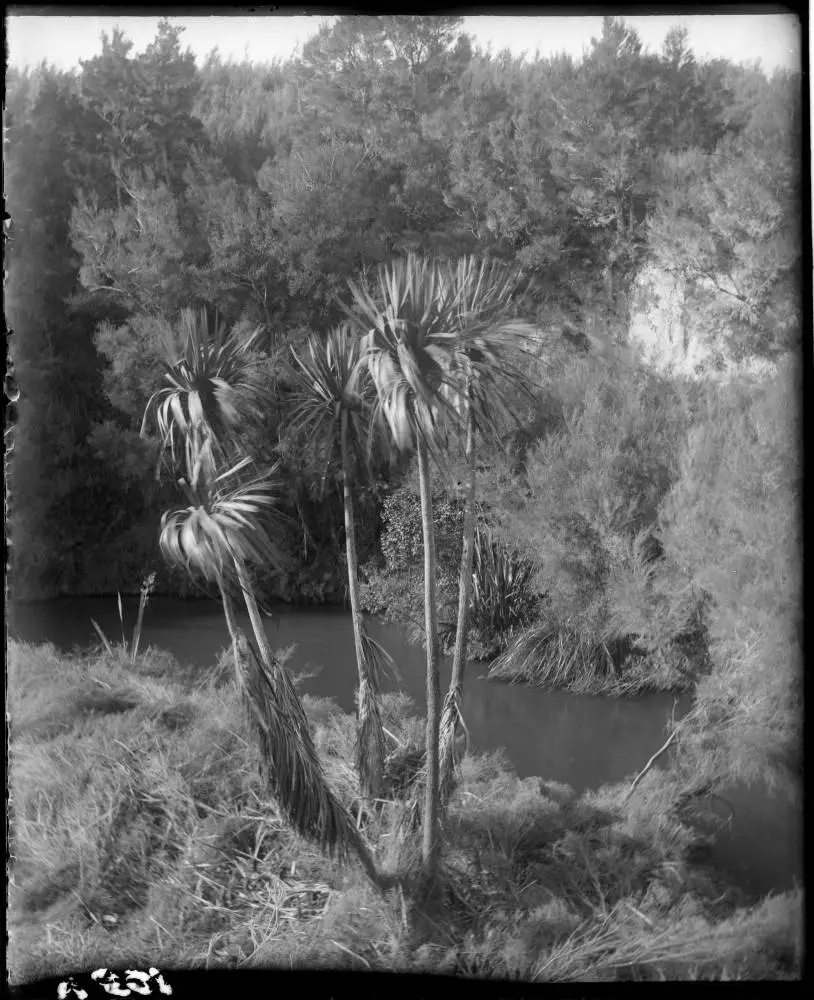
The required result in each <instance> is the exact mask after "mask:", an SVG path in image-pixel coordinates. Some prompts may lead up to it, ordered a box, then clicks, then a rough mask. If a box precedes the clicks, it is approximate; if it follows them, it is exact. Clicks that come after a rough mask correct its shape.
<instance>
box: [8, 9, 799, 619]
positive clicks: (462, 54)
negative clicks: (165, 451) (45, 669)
mask: <svg viewBox="0 0 814 1000" xmlns="http://www.w3.org/2000/svg"><path fill="white" fill-rule="evenodd" d="M800 87H801V84H800V75H799V73H795V72H790V71H785V70H778V71H776V72H775V73H774V74H773V75H772V76H771V77H767V76H766V74H764V73H763V72H762V71H761V70H760V68H759V67H757V66H744V65H741V66H737V65H733V64H731V63H729V62H726V61H722V60H711V61H706V62H699V61H698V60H696V58H695V57H694V55H693V53H692V51H691V50H690V48H689V46H688V41H687V32H686V30H684V29H681V28H674V29H672V30H671V31H670V32H669V34H668V36H667V38H666V40H665V43H664V46H663V49H662V51H661V52H658V53H653V52H649V51H647V50H645V49H644V48H643V46H642V44H641V41H640V39H639V38H638V36H637V34H636V32H635V31H634V30H633V29H632V28H631V27H629V26H628V25H627V24H626V23H625V22H624V21H623V20H621V19H618V18H610V17H609V18H605V20H604V24H603V29H602V33H601V35H600V36H599V37H597V38H594V39H593V40H592V43H591V46H590V50H589V51H588V52H587V53H586V55H585V58H584V59H582V60H581V61H577V60H574V59H571V58H570V57H567V56H564V55H562V56H556V57H552V58H537V59H531V60H530V59H527V58H516V57H513V56H511V55H510V54H509V53H507V52H501V53H484V52H482V51H476V50H475V49H474V48H473V44H472V41H471V39H470V38H468V37H467V35H466V34H465V33H464V32H463V30H462V19H461V18H458V17H429V16H426V17H425V16H417V15H409V16H407V15H389V16H382V17H354V16H343V17H339V18H337V19H336V21H335V23H334V24H333V25H332V26H330V27H328V26H325V27H323V28H322V29H321V30H320V31H319V33H318V34H317V35H316V36H314V38H312V39H311V40H310V41H309V42H308V43H307V44H306V45H305V46H304V48H303V50H302V52H301V54H299V55H297V56H295V57H293V58H291V59H290V60H288V61H285V62H275V63H271V64H267V65H263V64H252V63H249V62H231V61H225V60H223V59H222V58H221V57H220V56H219V55H218V54H217V53H216V52H215V53H212V54H211V55H210V56H208V57H207V58H206V59H205V60H204V61H203V63H202V64H201V65H200V66H199V65H197V64H196V62H195V59H194V57H193V55H192V53H191V52H190V51H189V50H188V49H185V48H184V45H183V35H182V29H180V28H178V27H174V26H172V25H171V24H170V23H169V22H168V21H162V22H161V23H160V26H159V28H158V31H157V34H156V37H155V39H154V40H153V42H152V43H151V44H150V45H149V46H147V48H146V49H145V50H144V51H143V52H135V51H134V50H133V45H132V43H131V42H130V41H129V40H128V39H127V38H126V37H125V35H124V34H122V33H121V32H120V31H118V30H114V31H113V33H112V34H111V35H104V36H103V37H102V39H101V45H100V51H99V53H98V54H97V55H96V56H94V57H93V58H92V59H89V60H87V61H85V62H83V63H82V65H81V68H80V70H79V71H77V72H75V73H61V72H58V71H56V70H54V69H52V68H50V67H48V66H45V65H43V66H41V67H39V68H37V69H36V70H33V71H26V72H19V71H16V70H14V69H13V68H12V69H10V70H9V74H8V81H7V95H6V125H7V133H8V138H9V142H8V152H7V191H8V202H9V210H10V214H11V216H12V223H11V229H10V236H9V241H8V244H7V261H8V264H7V267H8V272H9V276H8V282H7V302H8V305H7V319H8V323H9V326H10V328H11V329H12V331H13V336H12V349H11V354H12V359H13V363H14V376H15V379H16V382H17V384H18V386H19V388H20V390H21V398H20V402H19V404H18V406H17V408H16V417H17V427H16V430H15V460H14V463H13V468H12V489H13V496H14V516H13V529H12V535H13V540H14V549H15V552H16V558H15V568H14V587H15V590H16V592H17V593H18V594H19V595H20V596H23V595H29V596H49V595H54V594H59V593H108V592H112V591H116V590H131V591H134V590H137V589H138V586H139V583H140V580H141V578H142V577H143V575H144V574H145V573H146V572H147V571H148V570H149V569H152V568H154V564H155V563H156V560H157V548H156V525H157V519H158V512H159V511H160V509H161V507H162V503H163V502H164V499H165V497H164V494H165V493H166V491H167V489H169V487H166V486H159V485H158V484H157V483H156V482H155V479H154V476H153V471H154V465H155V454H154V451H155V449H154V445H153V444H152V443H151V442H149V441H147V442H144V441H141V440H140V439H139V437H138V434H137V432H138V426H139V421H140V417H141V414H142V412H143V409H144V405H145V403H146V401H147V399H148V397H149V395H150V394H151V392H152V391H153V389H154V387H155V383H156V379H157V377H158V375H159V372H160V360H159V359H160V345H161V343H162V336H163V335H164V332H165V331H166V330H167V329H168V328H172V327H173V325H174V324H177V322H178V318H179V316H180V314H181V312H182V310H184V309H185V308H189V307H193V308H200V307H204V308H205V309H206V310H207V311H208V313H209V315H210V316H211V317H212V318H213V319H214V317H215V316H216V315H217V316H218V317H220V318H221V320H222V321H223V322H225V323H226V324H227V325H229V326H237V327H238V328H239V329H244V330H245V331H246V332H247V333H248V332H249V331H251V330H253V329H254V328H256V327H257V326H261V327H262V329H263V337H262V340H261V350H262V352H263V356H264V358H265V359H266V362H267V371H268V377H269V381H270V384H273V386H274V395H275V399H276V404H275V407H274V408H272V409H271V410H270V411H269V413H268V415H267V425H266V427H265V429H264V432H263V434H262V435H261V436H260V438H259V439H258V442H257V448H258V449H259V450H260V451H261V452H262V451H265V452H267V453H268V454H269V456H271V453H272V452H273V453H275V455H276V454H278V453H280V452H281V451H282V453H283V454H285V456H286V462H287V467H286V479H285V481H286V491H287V492H286V497H285V505H286V508H287V509H288V510H289V511H290V512H291V513H292V516H293V519H294V521H295V522H296V526H295V527H294V528H293V529H292V530H291V532H290V537H288V538H287V539H286V552H287V555H288V561H287V563H286V564H285V566H284V568H283V569H282V571H281V572H280V573H278V574H277V576H276V578H275V582H273V583H272V582H269V586H270V587H272V589H274V592H275V593H277V595H278V596H284V597H286V598H289V599H291V598H293V599H302V600H325V599H337V598H338V597H340V596H341V588H340V586H339V583H338V581H339V580H341V576H342V574H341V572H337V571H336V564H337V561H341V546H340V545H339V544H338V542H337V539H336V537H335V536H336V535H337V534H338V531H337V528H336V526H337V525H338V524H340V523H341V504H340V503H339V501H338V499H337V498H336V497H334V498H333V500H331V501H330V502H329V503H328V504H327V505H326V504H322V503H318V502H317V501H316V499H315V497H316V478H317V472H316V470H315V467H313V465H312V464H311V463H309V461H308V459H307V457H306V456H305V455H304V454H303V453H301V451H298V449H297V446H296V445H293V444H291V442H288V445H287V447H283V446H282V445H281V443H280V442H281V439H282V438H284V437H285V434H284V429H285V426H286V418H287V414H288V404H287V402H286V400H287V398H288V396H289V395H290V386H287V385H286V383H285V376H284V374H283V373H282V371H281V369H280V365H279V359H280V358H281V357H282V356H283V352H284V351H285V350H286V349H287V346H288V345H290V344H293V345H301V344H304V343H305V341H306V340H307V338H308V336H309V335H310V334H311V333H314V332H316V333H324V332H325V331H327V330H328V329H329V328H330V327H331V326H333V325H334V324H335V323H336V322H338V321H339V320H340V319H341V318H342V316H343V309H342V306H343V303H344V302H345V301H346V299H347V282H348V280H349V279H351V280H357V279H360V278H364V277H365V276H366V275H369V274H371V273H372V272H373V271H374V270H375V268H376V267H377V266H378V265H380V264H383V263H387V262H389V261H391V260H393V259H394V258H396V257H399V256H402V255H404V254H406V253H408V252H411V251H415V252H419V253H420V254H424V255H429V256H433V257H442V258H456V257H458V256H460V255H463V254H468V253H476V254H479V255H484V256H487V257H493V258H497V259H498V260H502V261H505V262H508V263H511V264H514V265H516V266H517V267H518V268H520V269H521V270H522V273H523V275H524V278H525V279H526V281H525V287H526V289H527V291H526V295H525V297H524V299H523V301H522V302H519V303H518V306H517V308H518V311H519V312H522V315H523V317H524V318H525V319H528V320H530V321H533V322H534V323H536V324H537V325H538V326H539V327H540V329H541V330H544V331H557V332H558V333H559V332H563V333H565V334H566V335H567V336H575V337H576V338H577V340H578V339H579V336H580V334H581V333H583V332H592V331H597V330H599V331H600V332H602V333H604V334H607V335H610V336H611V337H613V338H616V339H619V338H620V337H621V338H624V334H625V331H626V328H627V324H628V319H629V307H630V291H631V287H632V283H633V282H634V280H635V277H636V275H637V274H638V273H639V271H640V270H641V269H642V268H643V267H644V266H645V264H657V265H658V266H660V267H661V268H663V269H664V270H665V271H667V272H669V273H670V274H673V275H675V276H676V277H678V278H680V279H681V280H682V281H684V282H686V283H688V286H690V287H692V288H694V289H696V290H697V293H698V301H699V302H700V303H701V306H700V307H699V313H698V318H697V324H698V327H699V329H698V330H697V331H696V333H697V335H699V336H702V335H706V334H709V335H710V336H716V337H718V336H722V337H723V338H724V339H725V340H726V342H727V343H728V344H730V345H731V348H732V350H733V352H734V353H735V354H738V355H740V356H748V357H762V358H767V359H771V360H776V359H777V358H778V357H779V356H780V355H782V354H783V353H784V352H788V351H789V350H791V349H794V348H795V346H796V345H797V343H798V340H799V335H800V322H801V319H800V305H799V299H800V287H801V286H800V228H799V220H800V217H801V215H800V210H799V204H800V197H801V187H800V156H801V114H802V110H801V100H800V97H801V89H800ZM532 423H533V421H532ZM394 477H395V478H398V471H397V470H396V471H394V470H393V469H392V468H382V469H381V470H380V479H379V482H380V486H381V487H382V488H385V489H387V488H389V487H391V486H394V485H396V482H395V479H394ZM334 500H335V501H336V502H335V503H334ZM362 502H363V503H368V504H369V505H370V509H371V510H372V511H375V510H378V509H379V501H378V500H377V499H376V491H375V489H374V490H373V492H369V493H368V494H366V495H365V497H363V498H362ZM332 504H333V505H332ZM360 520H361V519H360ZM373 521H375V518H374V519H373ZM376 532H377V529H374V530H373V531H372V532H371V537H370V538H368V539H363V540H362V541H361V546H362V551H363V555H366V556H370V555H371V554H373V553H374V551H375V549H376V545H377V538H376V537H375V536H376ZM163 586H164V587H165V588H178V587H180V586H181V583H180V582H179V581H174V582H173V581H170V580H169V579H167V580H165V582H164V584H163Z"/></svg>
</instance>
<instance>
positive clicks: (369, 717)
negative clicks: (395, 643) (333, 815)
mask: <svg viewBox="0 0 814 1000" xmlns="http://www.w3.org/2000/svg"><path fill="white" fill-rule="evenodd" d="M342 498H343V501H344V507H345V552H346V554H347V559H348V594H349V595H350V614H351V621H352V622H353V641H354V644H355V646H356V665H357V667H358V670H359V701H358V708H357V754H356V756H357V760H356V766H357V770H358V772H359V779H360V784H361V790H362V794H363V795H364V796H365V797H368V798H375V797H376V796H378V795H379V794H380V793H381V787H382V778H383V774H384V736H383V732H382V720H381V715H380V713H379V706H378V701H377V690H376V685H375V682H374V678H373V677H372V676H371V670H370V664H369V663H368V660H367V656H366V653H365V648H364V644H363V642H362V612H361V609H360V607H359V570H358V559H357V556H356V526H355V523H354V511H353V494H352V492H351V483H350V455H349V453H348V415H347V413H346V412H343V414H342Z"/></svg>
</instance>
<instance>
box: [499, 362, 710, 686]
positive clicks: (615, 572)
mask: <svg viewBox="0 0 814 1000" xmlns="http://www.w3.org/2000/svg"><path fill="white" fill-rule="evenodd" d="M552 391H553V393H554V395H555V396H556V397H557V398H558V402H559V408H560V411H561V413H562V423H561V425H560V426H559V427H557V426H556V425H555V426H553V427H552V428H551V430H550V431H549V433H548V434H547V435H546V436H545V437H543V438H542V439H541V440H540V441H539V442H538V443H537V444H536V445H535V446H533V447H532V448H530V449H529V451H528V454H527V457H526V460H525V468H524V470H523V472H522V473H521V474H520V475H519V476H516V477H515V478H514V480H513V481H511V480H510V483H509V486H508V488H507V487H506V483H505V478H504V479H503V482H502V483H501V484H498V483H497V482H496V481H494V480H493V481H492V485H491V487H490V489H489V490H488V491H487V497H488V499H489V501H490V504H491V509H492V510H493V512H494V517H495V519H496V520H497V522H498V527H499V530H500V532H501V533H502V534H503V535H504V536H505V537H506V538H507V539H513V540H516V543H517V544H519V545H520V546H521V547H522V550H523V551H524V553H526V555H527V556H528V558H530V559H532V560H534V562H535V564H536V566H537V573H536V578H535V585H536V589H537V590H538V592H540V593H541V594H545V595H546V597H545V600H544V601H543V602H542V603H541V604H540V605H539V608H538V613H537V619H538V625H537V626H536V633H535V634H536V636H537V638H535V639H533V642H532V646H533V648H534V650H535V651H534V652H533V654H532V653H531V647H530V648H526V646H527V641H526V639H524V638H523V637H522V636H521V637H519V638H518V642H519V644H520V645H519V646H518V648H517V650H516V654H517V655H516V656H513V655H512V654H511V653H510V654H507V658H504V660H503V664H502V667H501V669H500V674H501V676H506V675H508V676H511V675H512V674H513V673H515V674H516V675H517V676H518V677H519V676H521V675H522V676H524V677H526V679H532V678H533V677H536V679H537V680H538V681H541V680H542V679H543V677H549V679H553V678H554V677H556V678H558V681H557V683H560V684H562V683H563V682H564V680H565V678H566V677H568V678H570V679H569V681H568V684H567V686H572V685H576V686H577V687H578V688H583V687H584V686H585V685H586V683H587V685H588V687H589V688H591V689H595V688H596V684H597V682H598V680H599V677H601V678H603V679H602V681H601V682H600V687H601V686H602V685H604V686H605V687H606V688H607V689H609V690H610V689H613V688H615V687H617V686H618V684H617V682H618V681H619V680H621V675H622V674H623V673H624V672H625V671H627V672H628V674H631V672H632V673H635V675H636V677H637V683H636V686H637V687H641V686H645V687H646V686H648V672H649V673H651V674H652V681H653V684H654V686H657V687H663V686H676V687H680V686H686V685H687V683H688V682H689V680H691V679H692V678H693V677H694V676H695V675H696V674H697V672H698V670H699V669H700V668H701V667H702V665H703V627H702V622H701V617H700V613H701V607H702V605H703V601H704V595H703V592H702V591H701V590H700V589H699V588H695V589H693V587H692V586H691V581H690V578H689V577H687V576H686V575H685V574H682V572H681V571H680V570H679V569H678V568H677V567H676V566H674V565H672V564H670V563H668V561H666V560H665V559H664V558H663V553H662V551H661V545H660V542H659V540H658V537H657V534H658V532H657V510H658V505H659V502H660V501H661V499H662V497H663V496H664V495H665V494H666V492H667V491H668V489H669V488H670V486H671V484H672V483H673V482H674V481H675V479H676V477H677V475H678V454H679V448H680V442H681V440H682V437H683V434H684V429H685V427H686V425H687V420H688V417H687V407H686V405H685V401H684V399H683V395H682V392H681V388H680V387H679V386H678V385H677V384H675V383H671V382H670V381H668V380H667V379H664V378H661V377H659V376H657V375H655V374H654V373H652V372H650V371H648V370H647V369H644V368H642V367H640V366H639V364H638V363H637V362H636V360H635V358H634V357H633V356H632V355H631V354H630V353H629V352H626V351H622V350H619V351H612V352H609V353H607V354H606V355H605V356H603V357H601V358H594V357H592V356H588V357H586V358H580V359H578V360H575V361H573V362H572V363H571V365H570V366H568V367H567V368H566V369H565V370H564V372H563V373H562V375H561V377H559V378H558V379H557V381H556V383H555V386H554V388H553V390H552ZM529 639H531V637H529ZM530 655H531V659H529V656H530ZM513 660H514V663H515V666H514V667H513V666H512V662H513ZM521 660H522V661H523V663H524V664H525V666H524V667H523V668H522V669H521V667H520V661H521ZM547 664H548V665H547ZM529 671H530V672H529ZM592 673H594V674H596V675H598V676H596V677H591V676H590V674H592ZM631 679H632V678H631V677H630V676H628V681H630V680H631Z"/></svg>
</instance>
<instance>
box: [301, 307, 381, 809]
mask: <svg viewBox="0 0 814 1000" xmlns="http://www.w3.org/2000/svg"><path fill="white" fill-rule="evenodd" d="M360 346H361V342H360V339H359V337H358V336H356V335H355V334H354V333H353V332H352V331H351V329H350V328H349V327H348V326H347V324H342V325H340V326H338V327H335V328H334V329H332V330H331V331H330V332H329V333H328V335H327V337H326V338H321V337H318V336H316V335H312V336H311V337H310V338H309V339H308V342H307V344H306V350H305V351H304V352H303V353H302V354H299V353H298V352H297V351H296V350H295V349H294V348H293V347H291V348H290V351H291V362H292V363H291V365H290V366H289V367H290V372H291V375H292V377H293V379H294V381H295V384H296V386H297V391H296V393H295V396H294V398H295V400H296V404H297V405H296V409H295V410H294V413H293V415H292V417H291V421H290V423H289V428H290V429H291V430H292V431H293V432H294V433H295V434H297V435H301V436H302V437H303V438H305V439H306V440H310V441H311V442H313V445H314V447H315V448H317V449H319V450H321V452H322V457H323V460H324V464H325V466H326V471H327V466H328V464H329V463H330V462H331V460H332V459H335V458H338V459H339V461H340V463H341V467H342V495H343V505H344V512H345V551H346V554H347V561H348V593H349V596H350V607H351V618H352V620H353V637H354V643H355V647H356V663H357V667H358V671H359V692H358V697H357V706H358V726H357V740H356V765H357V770H358V773H359V778H360V784H361V789H362V794H363V795H365V796H367V797H376V796H378V795H379V794H380V792H381V788H382V778H383V773H384V731H383V728H382V718H381V712H380V709H379V698H378V695H379V675H380V672H381V669H382V667H383V666H384V665H385V663H388V662H390V659H389V657H388V656H387V654H386V653H385V652H384V650H383V649H382V647H381V646H380V645H379V644H378V643H376V642H375V640H373V639H372V638H371V637H370V636H369V635H368V634H367V631H366V629H365V626H364V621H363V619H362V612H361V608H360V602H359V567H358V559H357V555H356V528H355V516H354V514H355V512H354V504H353V490H352V485H353V482H354V481H355V480H357V479H358V478H359V476H360V474H362V473H367V474H369V472H370V469H369V457H370V454H371V449H370V447H368V446H366V442H367V443H368V444H369V443H370V441H371V431H372V427H371V423H370V409H371V407H370V398H369V397H370V391H369V387H370V383H369V382H368V381H367V380H365V378H364V376H365V374H366V373H365V370H364V368H363V367H362V366H361V365H360V363H359V362H360V355H361V352H360ZM323 482H324V477H323Z"/></svg>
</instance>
